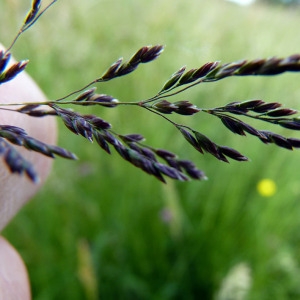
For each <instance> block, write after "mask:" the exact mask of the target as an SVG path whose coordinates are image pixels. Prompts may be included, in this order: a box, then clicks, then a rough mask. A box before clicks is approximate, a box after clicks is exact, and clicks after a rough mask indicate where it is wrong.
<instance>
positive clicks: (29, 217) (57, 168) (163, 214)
mask: <svg viewBox="0 0 300 300" xmlns="http://www.w3.org/2000/svg"><path fill="white" fill-rule="evenodd" d="M0 5H1V9H0V17H1V24H2V26H1V28H0V36H1V41H2V43H3V44H4V45H6V46H7V45H9V43H10V41H11V40H12V38H13V36H14V35H15V33H16V32H17V30H18V27H19V25H20V24H21V21H22V20H23V18H24V16H25V14H26V11H27V9H28V7H29V6H30V1H20V0H1V4H0ZM299 15H300V10H299V8H298V7H297V6H295V7H292V8H291V7H286V6H283V5H273V6H272V5H267V4H265V3H259V2H258V3H256V4H255V5H252V6H249V7H240V6H236V5H234V4H233V3H229V2H225V1H220V0H210V1H197V0H184V1H173V2H171V1H169V0H152V1H146V0H141V1H134V0H127V1H121V0H110V1H109V0H102V1H99V0H87V1H80V0H65V1H62V0H61V1H58V2H57V3H56V4H55V6H53V7H52V8H51V10H49V12H47V13H46V14H45V15H44V16H43V17H42V19H40V20H39V22H38V23H37V24H36V25H35V26H34V27H33V28H32V29H31V30H30V31H29V32H27V33H26V34H24V36H22V37H21V38H20V40H19V41H18V43H17V44H16V46H15V47H14V52H13V53H14V55H15V56H16V57H17V58H18V59H24V58H29V59H30V60H31V63H30V64H29V66H28V72H29V73H30V74H31V75H32V76H33V77H34V78H35V79H36V81H37V82H38V83H39V84H40V86H41V87H42V88H43V90H44V91H45V93H46V95H47V96H48V97H49V98H50V99H54V98H59V97H61V96H63V95H66V94H68V93H69V92H71V91H73V90H75V89H77V88H80V87H82V86H83V85H85V84H86V83H88V82H89V81H91V80H93V79H94V78H96V77H98V76H99V75H101V74H102V72H103V71H104V70H105V69H106V68H107V67H108V66H109V65H110V64H111V63H113V62H114V61H115V60H116V59H118V58H119V57H120V56H124V58H129V57H130V56H131V55H132V54H133V53H134V52H135V51H136V50H137V49H139V48H140V47H141V46H144V45H149V44H152V45H154V44H163V45H166V50H165V52H164V53H163V54H162V56H161V57H160V58H159V59H158V60H156V61H155V62H152V63H151V64H147V65H143V66H141V68H139V70H137V71H136V72H134V73H133V74H131V75H129V76H126V77H124V78H120V79H118V80H114V81H112V82H110V83H107V84H103V85H100V86H98V92H101V93H107V94H110V95H113V96H114V97H116V98H118V99H120V100H123V101H133V100H141V99H145V98H146V97H151V96H153V95H154V94H155V93H156V92H157V91H158V90H159V89H160V88H161V87H162V85H163V83H164V82H165V80H166V79H168V77H169V76H170V75H171V74H172V73H173V72H175V71H176V70H178V69H179V68H180V67H181V66H183V65H187V67H188V68H193V67H199V66H201V65H202V64H204V63H206V62H208V61H214V60H221V61H222V62H230V61H236V60H239V59H254V58H264V57H270V56H280V57H283V56H287V55H290V54H293V53H299V51H300V35H299V26H300V21H299V20H300V19H299ZM175 99H177V100H184V99H189V100H190V101H192V102H194V103H195V104H196V105H197V106H200V107H201V106H203V107H212V106H220V105H224V104H226V103H228V102H232V101H244V100H248V99H263V100H265V101H270V102H271V101H279V102H283V103H285V104H286V105H287V106H288V107H291V108H296V109H297V108H298V109H299V108H300V104H299V99H300V89H299V75H298V74H284V75H281V76H277V77H268V78H267V77H257V78H251V77H249V78H229V79H225V80H222V81H220V82H216V83H208V84H203V85H202V86H198V87H195V88H194V89H191V90H189V91H187V92H186V93H185V94H181V95H179V96H177V97H175V98H174V100H175ZM80 111H82V112H84V113H86V112H89V113H90V112H93V113H95V114H97V115H99V116H101V117H102V118H104V119H105V120H108V121H109V122H111V123H112V124H113V127H114V129H115V130H116V131H117V132H119V133H124V134H125V133H141V134H143V135H144V136H146V138H147V143H148V144H150V145H153V146H156V147H160V148H166V149H169V150H170V151H174V152H176V153H178V154H180V156H181V157H182V158H186V159H191V160H193V161H194V162H195V163H196V164H197V166H198V167H199V168H200V169H203V170H204V171H205V172H206V174H207V176H208V177H209V180H208V181H205V182H188V183H177V182H176V183H175V182H171V181H169V182H168V184H167V185H163V184H161V183H160V182H158V181H156V180H155V178H153V177H148V176H147V175H146V174H144V173H142V172H141V171H140V170H138V169H135V168H134V167H132V166H131V165H129V164H128V163H126V162H125V161H123V160H122V159H121V158H120V157H119V156H118V155H117V154H116V153H113V155H112V156H109V155H107V154H106V153H104V152H103V151H102V150H101V149H99V147H97V145H95V144H90V143H89V142H87V141H85V140H84V139H83V138H82V137H78V136H75V135H73V134H71V133H70V132H69V131H68V130H67V129H65V128H64V126H63V125H62V124H61V123H60V124H59V129H60V137H59V145H60V146H62V147H66V148H68V149H69V150H71V151H73V152H75V153H76V154H77V155H78V156H79V158H80V160H79V161H78V162H70V161H65V160H63V159H57V160H56V161H55V163H54V167H53V171H52V173H51V176H50V178H49V180H48V181H47V184H46V185H45V186H44V187H43V189H42V190H41V191H40V192H39V194H38V195H37V196H36V197H35V198H34V199H33V200H32V201H31V202H30V203H29V204H28V205H27V206H26V207H25V208H24V209H23V210H22V211H21V212H20V213H19V214H18V216H17V217H16V218H15V219H14V220H13V222H11V224H10V225H9V226H8V227H7V228H6V229H5V231H4V235H5V236H6V237H7V238H8V239H9V240H10V241H11V242H12V243H13V244H14V245H15V247H16V248H17V249H18V250H19V251H20V253H21V255H22V257H23V258H24V260H25V262H26V264H27V267H28V270H29V274H30V278H31V283H32V293H33V298H34V299H38V300H48V299H88V300H93V299H222V300H224V299H254V300H255V299H280V300H282V299H300V284H299V282H300V233H299V232H300V231H299V228H300V227H299V226H300V217H299V216H300V201H299V200H300V199H299V198H300V185H299V181H300V174H299V171H298V170H299V168H300V154H299V152H298V151H294V152H289V151H287V150H283V149H279V148H277V147H275V146H273V145H268V146H266V145H264V144H262V143H261V142H259V141H258V140H257V139H255V138H254V137H251V136H248V137H240V136H234V135H233V134H231V133H230V132H228V130H226V128H224V126H223V125H222V124H221V123H220V121H218V120H216V119H212V118H210V117H209V116H202V115H201V114H197V115H195V116H193V117H182V116H175V115H174V116H172V118H173V119H174V120H177V121H178V122H181V123H185V124H187V125H190V126H192V127H194V128H195V129H197V130H198V131H201V132H203V133H204V134H206V135H207V136H209V137H210V138H211V139H212V140H213V141H214V142H216V143H218V144H221V145H228V146H230V147H233V148H236V149H237V150H239V151H240V152H242V153H243V154H245V155H246V156H248V157H250V158H251V161H250V162H247V163H238V162H231V163H230V164H225V163H222V162H219V161H216V160H215V159H214V158H213V157H210V156H209V155H204V156H203V155H200V154H199V153H197V152H196V151H194V149H193V148H192V147H191V146H190V145H188V144H187V143H186V142H185V140H184V139H183V138H182V137H181V136H179V134H178V132H177V131H176V130H175V129H174V128H172V127H171V126H170V124H168V123H166V122H165V121H164V120H162V119H160V118H159V117H158V116H155V115H150V114H149V112H146V111H143V110H141V109H139V108H131V107H119V108H116V109H105V108H100V107H99V108H97V109H95V108H93V111H92V110H91V109H89V108H83V109H80ZM252 124H254V123H252ZM254 125H255V126H257V128H259V129H265V128H267V129H272V128H271V127H268V126H266V125H264V124H257V123H255V124H254ZM273 130H274V131H276V132H278V133H280V134H284V135H287V136H289V137H290V136H295V137H296V136H297V133H295V132H288V131H287V130H284V129H280V128H273ZM298 137H299V134H298ZM264 178H267V179H269V180H271V182H273V183H275V184H276V187H277V189H276V192H275V194H273V195H272V196H270V197H264V196H263V195H262V194H261V193H259V191H258V190H257V185H258V183H259V182H261V180H263V179H264Z"/></svg>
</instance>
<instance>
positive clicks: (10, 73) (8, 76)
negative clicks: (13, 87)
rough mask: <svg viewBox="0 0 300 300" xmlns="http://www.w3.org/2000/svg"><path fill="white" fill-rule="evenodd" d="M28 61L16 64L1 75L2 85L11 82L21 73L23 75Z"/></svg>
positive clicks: (0, 82)
mask: <svg viewBox="0 0 300 300" xmlns="http://www.w3.org/2000/svg"><path fill="white" fill-rule="evenodd" d="M27 64H28V60H23V61H20V62H17V63H14V64H13V65H12V66H11V67H9V68H8V69H6V70H5V71H4V72H2V74H0V84H2V83H4V82H7V81H10V80H12V79H13V78H15V77H16V76H17V75H18V74H19V73H21V72H22V71H23V70H24V69H25V68H26V66H27Z"/></svg>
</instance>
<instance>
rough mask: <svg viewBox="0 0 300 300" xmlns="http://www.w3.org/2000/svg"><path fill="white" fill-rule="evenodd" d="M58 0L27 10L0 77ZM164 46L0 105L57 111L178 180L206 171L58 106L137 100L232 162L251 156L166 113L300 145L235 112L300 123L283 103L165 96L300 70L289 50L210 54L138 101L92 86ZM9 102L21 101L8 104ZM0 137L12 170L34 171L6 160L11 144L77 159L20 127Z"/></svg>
mask: <svg viewBox="0 0 300 300" xmlns="http://www.w3.org/2000/svg"><path fill="white" fill-rule="evenodd" d="M55 2H56V1H52V2H50V4H48V5H47V6H46V7H45V8H43V9H42V8H41V7H42V1H38V0H33V1H32V5H31V9H30V10H29V12H28V14H27V16H26V17H25V20H24V22H23V25H22V26H21V28H20V30H19V32H18V33H17V35H16V36H15V38H14V39H13V41H12V43H11V45H10V47H9V48H8V50H6V51H1V52H0V84H4V83H5V82H8V81H10V80H13V78H14V77H15V76H17V75H18V74H19V73H21V72H22V71H23V70H24V69H25V67H26V65H27V64H28V61H20V62H16V63H13V64H12V65H11V66H10V67H8V63H9V62H10V59H11V52H10V50H11V48H12V47H13V45H14V44H15V42H16V41H17V39H18V38H19V36H20V35H21V34H22V33H23V32H25V31H26V30H27V29H28V28H30V27H31V26H32V25H33V24H34V23H35V22H36V21H37V20H38V19H39V17H40V16H41V15H42V14H43V13H44V12H45V11H46V10H47V9H48V8H49V7H50V6H51V5H52V4H54V3H55ZM163 50H164V47H163V46H162V45H154V46H144V47H141V48H140V49H138V51H136V52H135V53H134V54H133V55H132V57H131V58H130V59H129V60H128V61H125V62H124V61H123V58H120V59H118V60H117V61H115V62H114V63H112V64H111V65H110V67H109V68H108V69H107V70H106V71H105V72H104V73H103V74H102V75H101V76H100V77H98V78H96V79H94V80H92V81H91V82H89V83H88V84H85V85H84V86H83V87H82V88H79V89H77V90H75V91H73V92H71V93H69V94H67V95H66V96H63V97H60V98H57V99H55V100H50V101H46V102H41V103H12V104H0V106H1V109H3V110H13V111H15V112H16V113H22V114H26V115H28V116H32V117H48V116H55V117H58V118H60V119H61V120H62V121H63V123H64V124H65V126H66V127H67V128H68V129H69V130H70V131H71V132H72V133H75V134H76V135H81V136H83V137H84V138H86V139H87V140H89V141H90V142H93V141H96V143H97V144H98V145H99V146H100V147H101V148H102V149H103V150H104V151H106V152H107V153H109V154H110V153H111V148H114V149H115V151H116V152H117V153H118V154H119V155H120V156H121V157H122V158H123V159H124V160H126V161H128V162H129V163H131V164H132V165H133V166H135V167H137V168H139V169H141V170H143V171H144V172H146V173H148V174H150V175H153V176H154V177H156V178H157V179H158V180H160V181H162V182H165V179H164V176H167V177H170V178H172V179H176V180H180V181H186V180H188V179H189V178H191V179H200V180H201V179H205V178H206V176H205V174H204V172H203V171H201V170H199V169H198V168H197V167H196V166H195V164H194V163H193V162H191V161H188V160H182V159H179V158H178V156H177V155H175V154H173V153H171V152H169V150H160V149H155V148H153V147H151V146H149V145H145V144H144V137H143V136H142V135H141V134H126V135H124V134H120V133H117V132H116V131H114V130H113V129H112V125H111V124H110V123H109V122H107V121H105V120H103V119H101V118H100V117H98V116H96V115H83V114H81V113H79V112H77V111H74V110H71V109H66V108H63V106H66V105H72V106H90V105H95V106H102V107H108V108H116V107H118V106H120V105H127V106H138V107H140V108H141V109H146V110H147V111H148V112H149V113H154V114H155V115H159V116H160V117H162V118H163V119H164V120H166V121H167V122H169V124H171V125H173V126H174V127H175V128H176V129H178V130H179V132H180V133H181V135H182V136H183V137H184V138H185V140H186V141H187V142H188V143H189V144H190V145H192V146H193V148H195V149H196V150H197V151H198V152H200V153H205V152H206V153H209V154H211V155H213V156H214V157H216V158H217V159H218V160H221V161H224V162H229V161H228V158H230V159H233V160H236V161H247V160H248V158H247V157H246V156H244V155H243V154H241V153H240V152H239V151H237V150H235V149H233V148H231V147H228V146H226V145H218V144H217V143H215V142H213V141H212V140H211V139H210V138H208V137H207V136H206V135H204V134H202V133H201V132H200V131H199V130H196V129H194V128H191V127H189V126H186V125H185V124H179V123H177V122H175V121H173V120H172V119H171V118H170V117H169V116H168V115H171V114H172V113H175V114H180V115H186V116H192V115H195V114H199V113H207V114H210V115H212V116H215V117H217V118H219V119H220V120H221V122H222V124H223V125H225V127H226V128H227V129H229V130H230V131H231V132H233V133H235V134H237V135H243V136H244V135H246V133H247V134H250V135H254V136H256V137H258V138H259V139H260V140H261V141H262V142H263V143H265V144H269V143H273V144H275V145H277V146H279V147H282V148H286V149H289V150H292V149H294V148H300V140H299V139H296V138H286V137H284V136H281V135H279V134H277V133H273V132H271V131H267V130H258V129H256V128H254V127H253V126H252V125H250V124H248V123H246V122H245V121H243V120H241V119H240V117H241V116H242V117H246V118H248V119H256V120H259V121H262V122H267V123H271V124H274V125H279V126H281V127H284V128H287V129H291V130H300V119H299V118H297V117H295V116H294V115H295V114H297V111H296V110H294V109H290V108H284V107H283V106H282V104H281V103H278V102H265V101H263V100H247V101H241V102H237V101H235V102H231V103H229V104H227V105H225V106H222V107H215V108H204V107H198V106H197V105H196V103H193V102H192V101H191V100H179V101H178V100H177V101H171V100H170V99H171V98H172V97H173V96H175V95H179V94H181V93H183V92H184V91H185V90H187V89H189V88H192V87H195V86H196V85H199V84H201V83H208V82H215V81H219V80H222V79H225V78H228V77H232V76H273V75H278V74H282V73H284V72H299V71H300V55H299V54H294V55H290V56H288V57H285V58H276V57H272V58H269V59H255V60H242V61H236V62H231V63H226V64H222V63H220V62H219V61H214V62H208V63H205V64H203V65H202V66H200V67H199V68H193V69H189V70H187V69H186V67H181V68H180V69H179V70H178V71H176V72H175V73H173V74H172V75H171V76H170V78H169V79H168V80H167V81H166V82H165V83H164V84H163V86H162V88H161V89H160V91H159V92H158V93H157V94H156V95H154V96H153V97H150V98H148V99H145V100H141V101H134V102H124V101H120V100H118V99H116V98H115V97H114V96H112V95H106V94H98V93H96V87H95V86H93V85H96V84H100V83H102V84H103V83H105V82H107V81H111V80H113V79H116V78H119V77H122V76H125V75H128V74H130V73H132V72H134V71H135V70H136V69H137V68H138V66H139V65H140V64H144V63H148V62H152V61H153V60H155V59H156V58H158V57H159V56H160V55H161V53H162V52H163ZM10 105H15V106H16V105H17V106H20V107H19V108H15V107H14V108H10V107H9V106H10ZM43 105H44V106H48V108H47V109H43V108H42V106H43ZM49 108H50V109H49ZM0 136H1V141H2V142H1V143H2V152H1V153H3V155H4V160H5V162H6V164H7V165H8V167H9V169H10V171H12V172H17V173H23V172H26V173H27V174H33V172H32V171H29V170H33V166H30V167H29V165H30V164H29V163H28V162H25V160H23V159H22V158H21V156H18V159H16V162H17V163H16V164H14V162H13V161H14V160H12V159H8V158H7V157H10V156H11V155H12V154H11V153H13V154H14V155H15V157H16V156H17V155H16V154H15V153H17V152H16V151H17V150H12V148H11V147H10V146H9V145H10V144H16V145H18V146H22V147H25V148H27V149H29V150H33V151H36V152H39V153H41V154H43V155H46V156H49V157H54V156H55V155H58V156H61V157H64V158H70V159H75V158H76V157H75V155H74V154H72V153H71V152H69V151H67V150H65V149H63V148H60V147H57V146H52V145H46V144H45V143H42V142H40V141H38V140H36V139H34V138H33V137H29V136H28V135H27V134H26V133H25V132H24V131H22V129H21V128H16V127H13V126H10V125H4V126H1V127H0ZM20 162H21V163H20ZM29 177H30V178H31V179H34V180H35V178H36V176H29Z"/></svg>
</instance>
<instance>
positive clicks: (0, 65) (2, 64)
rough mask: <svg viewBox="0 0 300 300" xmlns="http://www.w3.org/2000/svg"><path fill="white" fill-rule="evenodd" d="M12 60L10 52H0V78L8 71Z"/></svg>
mask: <svg viewBox="0 0 300 300" xmlns="http://www.w3.org/2000/svg"><path fill="white" fill-rule="evenodd" d="M10 58H11V54H10V52H7V53H6V52H4V51H3V50H1V51H0V77H1V74H2V73H3V71H4V70H5V69H6V67H7V64H8V62H9V60H10Z"/></svg>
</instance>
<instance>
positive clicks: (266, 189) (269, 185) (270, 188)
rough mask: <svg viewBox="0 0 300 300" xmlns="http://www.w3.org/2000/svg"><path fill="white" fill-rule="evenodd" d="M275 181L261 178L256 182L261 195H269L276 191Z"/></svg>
mask: <svg viewBox="0 0 300 300" xmlns="http://www.w3.org/2000/svg"><path fill="white" fill-rule="evenodd" d="M276 188H277V187H276V183H275V182H274V181H273V180H272V179H267V178H265V179H262V180H260V181H259V182H258V184H257V191H258V193H259V194H260V195H262V196H263V197H271V196H273V195H274V194H275V193H276Z"/></svg>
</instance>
